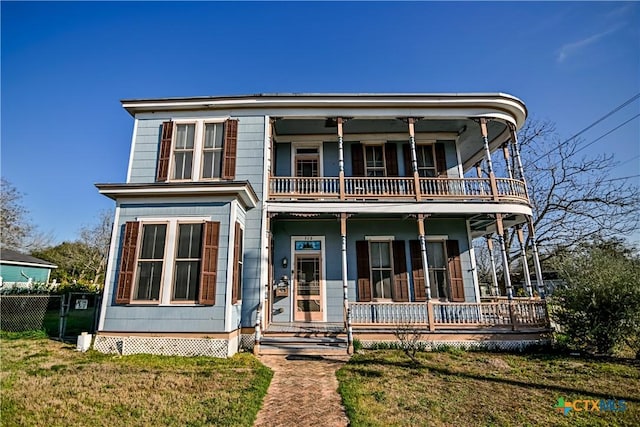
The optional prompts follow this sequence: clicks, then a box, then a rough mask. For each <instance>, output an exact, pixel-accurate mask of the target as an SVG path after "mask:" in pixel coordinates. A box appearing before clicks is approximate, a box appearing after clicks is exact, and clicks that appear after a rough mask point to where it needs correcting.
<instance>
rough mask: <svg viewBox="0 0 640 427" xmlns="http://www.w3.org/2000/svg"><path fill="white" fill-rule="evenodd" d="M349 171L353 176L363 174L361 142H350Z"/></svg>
mask: <svg viewBox="0 0 640 427" xmlns="http://www.w3.org/2000/svg"><path fill="white" fill-rule="evenodd" d="M351 173H352V174H353V176H364V151H363V149H362V144H360V143H359V142H356V143H354V144H351Z"/></svg>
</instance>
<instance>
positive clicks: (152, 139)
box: [129, 118, 168, 183]
mask: <svg viewBox="0 0 640 427" xmlns="http://www.w3.org/2000/svg"><path fill="white" fill-rule="evenodd" d="M165 120H168V118H166V119H143V120H138V128H137V129H136V138H135V141H134V146H133V158H132V161H131V176H130V178H129V182H131V183H145V182H154V181H155V180H156V164H157V161H158V149H159V145H160V132H161V131H162V129H161V128H162V122H163V121H165Z"/></svg>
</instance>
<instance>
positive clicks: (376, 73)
mask: <svg viewBox="0 0 640 427" xmlns="http://www.w3.org/2000/svg"><path fill="white" fill-rule="evenodd" d="M0 7H1V10H0V12H1V15H2V16H1V19H2V21H1V36H2V39H1V106H2V111H1V114H2V115H1V119H2V121H1V138H2V139H1V152H0V154H1V168H2V169H1V173H2V176H4V177H5V178H7V179H8V180H10V181H11V182H12V183H13V184H14V185H15V186H16V187H17V188H18V189H19V190H20V191H22V192H23V193H24V194H25V196H24V203H25V205H26V206H27V207H28V209H29V210H30V214H31V219H32V220H33V222H34V223H35V224H37V225H38V226H39V227H40V229H41V230H42V231H44V232H51V233H52V234H53V236H54V238H55V240H56V241H58V242H59V241H63V240H71V239H74V238H75V237H76V232H77V230H78V229H79V227H81V226H82V225H86V224H91V223H92V222H93V221H94V219H95V217H96V215H97V213H98V211H100V210H102V209H105V208H110V207H112V206H113V202H112V201H111V200H109V199H107V198H105V197H102V196H100V195H99V194H98V193H97V190H96V189H95V187H94V186H93V184H94V183H96V182H124V181H125V179H126V170H127V162H128V159H129V146H130V143H131V132H132V126H133V119H132V118H131V117H130V116H129V114H128V113H127V112H126V111H124V110H123V109H122V108H121V106H120V102H119V101H120V99H125V98H157V97H169V96H203V95H228V94H252V93H260V92H506V93H510V94H513V95H515V96H518V97H519V98H521V99H523V100H524V101H525V103H526V104H527V106H528V109H529V113H530V117H534V118H538V119H550V120H553V121H554V122H556V126H557V130H558V132H559V133H560V135H562V136H564V137H569V136H571V135H573V134H574V133H576V132H578V131H579V130H581V129H583V128H584V127H586V126H588V125H589V124H591V123H592V122H593V121H595V120H596V119H598V118H600V117H601V116H603V115H604V114H605V113H607V112H609V111H610V110H612V109H613V108H614V107H616V106H618V105H620V104H622V103H623V102H624V101H626V100H627V99H629V98H631V97H632V96H634V95H636V94H637V93H639V92H640V4H639V3H622V2H620V3H616V2H606V3H597V2H584V3H583V2H568V3H560V2H544V3H515V2H514V3H511V2H498V3H489V2H477V3H462V2H452V3H440V2H435V3H429V2H419V3H383V2H375V3H367V2H356V3H338V2H330V3H319V2H318V3H293V2H286V3H273V2H270V3H248V2H246V3H221V2H194V3H177V2H176V3H174V2H160V3H151V2H139V3H129V2H111V3H89V2H86V3H85V2H71V3H56V2H43V3H36V2H6V1H3V2H2V3H1V6H0ZM639 112H640V100H636V101H635V102H633V103H631V104H629V105H628V106H627V107H625V108H623V109H621V110H620V111H619V112H617V113H616V114H614V115H612V116H611V117H610V118H608V119H607V120H605V121H603V122H602V123H600V124H599V125H598V126H596V127H594V128H593V129H591V130H590V131H589V132H587V133H585V134H584V135H582V136H583V137H584V139H585V141H586V142H589V141H591V140H594V139H596V138H598V137H599V136H601V135H602V134H604V133H606V132H607V131H609V130H611V129H613V128H614V127H616V126H617V125H619V124H621V123H623V122H624V121H626V120H628V119H630V118H632V117H633V116H634V115H636V114H638V113H639ZM603 152H612V153H615V155H616V156H617V157H618V158H619V159H620V160H621V161H623V162H624V164H622V165H621V167H620V168H619V170H618V171H617V172H616V176H620V177H621V176H629V175H636V174H638V173H640V159H639V157H638V156H639V155H640V120H639V119H635V120H632V121H631V122H630V123H629V124H627V125H625V126H623V127H622V128H620V129H619V130H617V131H615V132H613V133H611V135H609V136H607V137H606V138H603V139H602V140H600V141H599V142H598V143H596V144H594V145H593V146H592V147H590V148H589V149H588V150H585V153H587V154H597V153H603ZM636 179H637V178H636Z"/></svg>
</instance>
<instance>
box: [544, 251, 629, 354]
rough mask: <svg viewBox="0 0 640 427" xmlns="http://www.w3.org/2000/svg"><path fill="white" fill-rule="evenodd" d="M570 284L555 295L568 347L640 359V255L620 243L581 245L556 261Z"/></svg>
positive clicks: (557, 315) (556, 316)
mask: <svg viewBox="0 0 640 427" xmlns="http://www.w3.org/2000/svg"><path fill="white" fill-rule="evenodd" d="M551 263H552V265H553V267H554V268H555V269H556V271H557V272H558V274H559V275H560V277H561V278H562V279H563V281H564V283H565V285H564V286H561V287H559V288H558V289H557V290H556V292H555V293H554V295H553V299H552V304H554V303H555V304H554V305H555V307H554V309H553V313H554V315H553V317H554V320H555V321H556V322H557V323H558V325H559V326H560V327H561V330H562V332H563V334H565V335H566V336H567V337H568V339H569V344H570V345H572V346H574V347H576V348H578V349H583V350H586V351H588V352H593V353H599V354H612V353H614V352H616V351H620V350H623V349H624V347H627V348H630V349H631V350H632V351H633V352H635V354H636V358H640V256H638V254H637V252H636V251H635V250H634V249H633V248H630V247H628V246H626V245H625V244H624V243H623V242H622V241H621V240H619V239H610V240H597V241H595V242H592V243H580V244H579V245H577V246H576V247H575V248H573V249H570V250H563V251H560V252H557V253H556V254H554V257H553V258H552V261H551Z"/></svg>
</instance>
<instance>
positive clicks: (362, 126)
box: [268, 118, 529, 205]
mask: <svg viewBox="0 0 640 427" xmlns="http://www.w3.org/2000/svg"><path fill="white" fill-rule="evenodd" d="M338 121H340V122H341V123H340V126H338V123H337V122H338ZM512 128H513V126H511V127H510V126H509V123H507V122H505V121H501V120H497V119H494V120H491V121H488V122H486V123H482V122H480V121H479V120H474V119H462V118H460V119H449V120H444V119H428V118H423V119H421V120H414V119H411V118H405V119H402V118H394V119H389V118H376V119H371V118H352V119H349V120H344V119H337V118H323V119H308V118H303V119H300V118H279V119H276V120H275V122H274V123H273V125H272V147H271V151H272V156H271V159H272V160H271V165H270V171H271V173H270V177H269V186H268V190H269V196H268V197H269V200H271V201H311V200H315V201H318V200H326V201H332V200H335V201H376V200H377V201H400V202H412V201H417V202H420V201H442V202H453V203H464V202H476V203H477V202H485V201H486V202H498V203H517V204H524V205H529V199H528V196H527V190H526V186H525V183H524V181H523V180H522V179H517V178H516V177H519V176H520V174H519V171H518V170H517V167H516V162H515V161H514V159H513V158H510V151H509V149H508V148H507V149H504V150H500V148H501V147H503V146H505V144H507V143H508V142H509V141H510V140H511V139H512V138H513V133H512ZM485 136H486V138H485ZM487 152H489V153H493V157H495V159H493V163H494V165H496V166H498V167H497V169H498V170H499V171H501V172H503V173H504V175H505V176H502V177H497V176H496V173H495V172H494V171H495V166H492V167H491V168H489V166H488V162H487V161H486V154H487ZM495 154H499V155H495ZM483 160H485V162H484V168H482V167H481V166H480V163H481V162H482V161H483ZM498 163H499V165H497V164H498ZM474 166H475V167H474Z"/></svg>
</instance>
